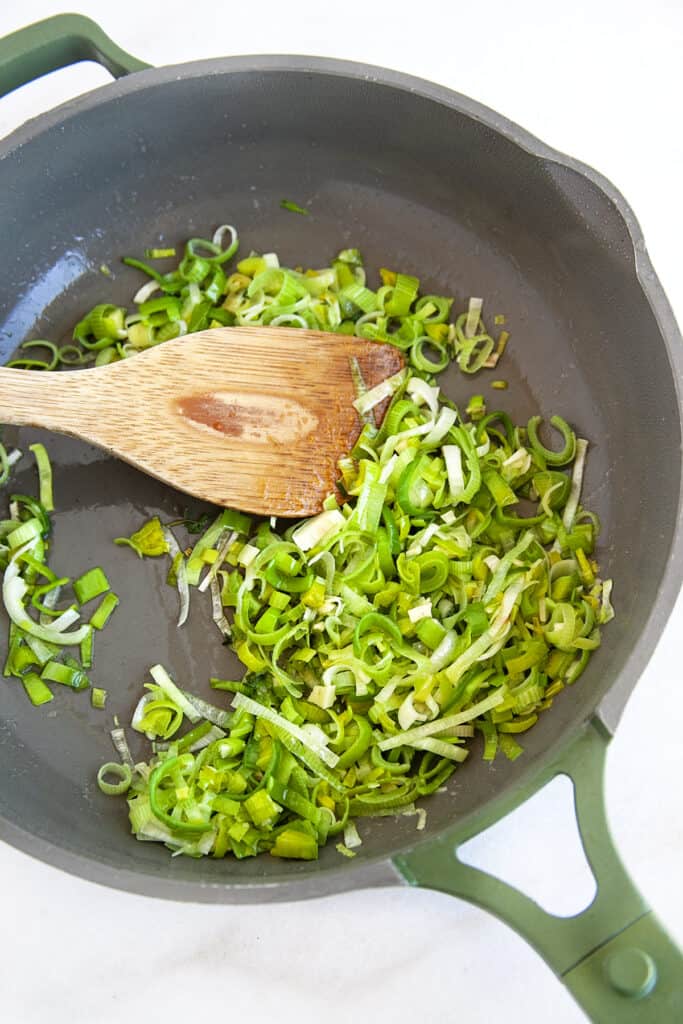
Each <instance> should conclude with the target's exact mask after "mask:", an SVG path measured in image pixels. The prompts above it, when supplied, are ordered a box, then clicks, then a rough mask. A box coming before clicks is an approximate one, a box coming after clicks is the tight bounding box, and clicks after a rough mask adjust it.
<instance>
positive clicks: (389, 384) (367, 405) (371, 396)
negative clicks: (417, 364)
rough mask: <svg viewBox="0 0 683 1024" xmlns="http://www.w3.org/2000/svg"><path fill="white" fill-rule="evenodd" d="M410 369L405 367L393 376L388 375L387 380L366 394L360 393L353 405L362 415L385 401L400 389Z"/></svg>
mask: <svg viewBox="0 0 683 1024" xmlns="http://www.w3.org/2000/svg"><path fill="white" fill-rule="evenodd" d="M407 373H408V371H407V369H406V368H405V367H404V368H403V369H402V370H399V371H398V373H395V374H394V375H393V376H392V377H387V378H386V380H382V381H380V382H379V384H376V385H375V386H374V388H370V390H369V391H366V392H365V394H364V395H360V396H359V397H358V398H356V399H355V400H354V401H353V403H352V405H353V407H354V409H355V410H356V412H357V413H358V414H359V415H360V416H364V415H365V414H366V413H368V412H370V411H371V410H372V409H374V408H375V406H376V405H379V403H380V402H383V401H384V400H385V399H386V398H391V396H392V395H393V394H394V392H395V391H398V389H399V388H400V386H401V384H403V381H404V380H405V379H406V375H407Z"/></svg>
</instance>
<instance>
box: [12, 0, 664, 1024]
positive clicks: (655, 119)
mask: <svg viewBox="0 0 683 1024" xmlns="http://www.w3.org/2000/svg"><path fill="white" fill-rule="evenodd" d="M555 7H556V5H555V4H554V3H553V2H552V0H537V2H530V0H517V2H515V3H511V2H509V0H498V2H491V0H489V2H487V0H479V2H478V3H476V4H475V3H470V4H467V5H465V4H462V3H459V2H458V0H446V2H442V3H438V2H435V0H422V2H420V3H410V4H409V3H402V2H401V0H394V2H393V3H374V2H373V0H341V2H340V0H337V2H335V3H332V4H329V3H321V2H320V0H315V2H313V0H298V2H297V3H291V4H287V3H283V2H282V0H278V2H273V0H260V2H259V3H256V4H254V3H247V4H244V3H242V4H240V3H198V4H197V3H195V4H192V3H188V2H187V0H182V2H179V0H164V2H163V3H159V4H155V5H152V4H145V3H141V2H139V0H137V2H132V0H118V2H117V3H115V4H111V3H104V2H101V0H99V2H98V0H90V2H88V0H81V3H80V5H79V8H78V9H79V10H80V11H81V12H82V13H84V14H89V15H90V16H91V17H93V18H95V19H96V20H97V21H99V22H100V24H101V25H102V26H103V28H104V29H105V30H106V31H107V32H109V33H110V34H111V35H112V36H113V38H114V39H115V40H116V41H117V42H118V43H119V44H120V45H121V46H122V47H124V49H127V50H129V51H130V52H131V53H134V54H135V55H137V56H139V57H141V58H143V59H144V60H146V61H149V62H150V63H153V64H163V63H174V62H181V61H186V60H192V59H197V58H202V57H211V56H220V55H224V54H232V53H235V54H236V53H259V52H262V53H305V54H319V55H327V56H334V57H346V58H350V59H354V60H360V61H366V62H368V63H374V64H380V65H385V66H388V67H393V68H397V69H399V70H402V71H407V72H410V73H412V74H414V75H420V76H423V77H425V78H431V79H433V80H435V81H437V82H441V83H443V84H445V85H448V86H451V87H453V88H455V89H457V90H459V91H460V92H463V93H466V94H469V95H471V96H473V97H475V98H477V99H479V100H481V101H483V102H484V103H486V104H488V105H489V106H491V107H493V108H495V109H497V110H499V111H501V112H502V113H504V114H506V115H507V116H508V117H510V118H512V119H513V120H515V121H518V122H519V123H520V124H522V125H524V126H525V127H526V128H528V129H530V130H531V131H532V132H534V133H535V134H537V135H538V136H540V137H541V138H542V139H544V140H545V141H546V142H548V143H550V144H551V145H553V146H555V147H557V148H558V149H560V150H564V151H565V152H568V153H571V154H572V155H574V156H576V157H579V158H580V159H582V160H584V161H586V162H587V163H590V164H592V165H594V166H595V167H597V168H598V169H599V170H601V171H602V172H603V173H604V174H606V175H607V176H608V177H609V178H611V179H612V181H613V182H614V183H615V184H616V185H617V187H618V188H620V189H621V190H622V191H623V193H624V194H625V195H626V197H627V198H628V199H629V201H630V202H631V204H632V205H633V207H634V208H635V210H636V212H637V214H638V216H639V218H640V221H641V223H642V226H643V229H644V232H645V237H646V241H647V243H648V247H649V250H650V253H651V255H652V258H653V261H654V264H655V267H656V269H657V271H658V273H659V275H660V278H661V280H662V282H663V284H664V288H665V290H666V291H667V293H668V295H669V298H670V300H671V302H672V305H673V307H674V310H675V311H676V312H677V315H678V319H679V322H681V321H683V276H682V275H681V250H682V244H681V234H682V232H683V215H682V213H681V209H682V204H683V199H682V187H681V182H682V172H683V131H682V130H681V94H682V92H683V90H682V89H681V54H682V53H683V5H681V3H680V0H668V2H667V0H652V2H650V3H646V4H643V3H642V0H638V2H634V0H620V2H619V0H613V2H608V0H593V2H586V0H574V2H573V3H571V4H563V5H562V6H561V9H560V7H559V5H557V10H554V8H555ZM59 12H60V7H59V5H56V4H54V3H49V2H39V0H24V2H23V3H21V4H19V3H12V2H10V3H8V2H5V3H3V4H2V5H0V35H4V34H6V33H8V32H10V31H12V30H14V29H16V28H19V27H20V26H21V25H23V24H27V23H29V22H31V21H35V20H37V19H39V18H41V17H46V16H48V15H51V14H56V13H59ZM105 81H107V75H106V73H105V72H103V71H102V70H101V69H99V68H96V67H94V66H88V65H82V66H80V67H78V68H74V69H71V70H68V71H64V72H61V73H60V74H58V75H54V76H52V77H51V78H50V79H49V80H44V81H43V82H40V83H38V84H36V85H32V86H29V87H27V88H25V89H23V90H20V91H19V92H18V93H15V94H14V95H13V96H11V97H8V98H5V99H3V100H0V135H4V134H6V133H7V132H9V131H10V130H11V129H12V128H14V127H15V126H17V125H18V124H20V123H21V122H22V121H23V120H24V119H25V118H27V117H28V116H31V115H33V114H36V113H38V112H40V111H42V110H44V109H47V107H49V106H52V105H54V104H55V103H57V102H59V101H61V100H63V99H67V98H68V97H70V96H72V95H76V94H78V93H80V92H83V91H85V90H87V89H88V88H91V87H93V86H95V85H98V84H101V83H103V82H105ZM4 244H6V242H4V243H3V245H4ZM682 632H683V604H682V603H681V602H680V601H679V603H678V606H677V608H676V609H675V610H674V613H673V615H672V617H671V621H670V624H669V626H668V628H667V630H666V633H665V635H664V637H663V639H662V641H661V643H660V645H659V648H658V650H657V653H656V655H655V656H654V658H653V659H652V662H651V664H650V666H649V668H648V669H647V671H646V672H645V674H644V676H643V678H642V681H641V683H640V684H639V686H638V688H637V690H636V692H635V694H634V696H633V698H632V700H631V702H630V704H629V706H628V708H627V710H626V713H625V715H624V719H623V722H622V724H621V727H620V730H619V732H618V733H617V737H616V739H615V740H614V742H613V744H612V748H611V751H610V756H609V766H608V780H607V783H608V784H607V790H608V803H609V808H610V818H611V824H612V827H613V830H614V833H615V836H616V839H617V841H618V843H619V844H620V846H621V849H622V851H623V856H624V859H625V861H626V864H627V865H628V867H629V869H630V870H631V871H632V873H633V875H634V877H635V879H636V881H637V882H638V884H639V885H640V886H641V887H642V888H643V890H644V891H645V893H646V894H647V896H648V898H649V899H650V901H651V903H652V905H653V906H654V907H655V908H656V909H657V911H658V912H659V914H660V916H661V918H662V919H663V921H664V922H665V923H666V925H667V926H668V928H669V929H670V931H671V932H672V933H673V934H674V936H676V937H677V939H678V940H679V941H680V942H683V886H681V884H680V865H681V853H682V852H683V803H682V798H681V761H682V758H681V754H682V752H683V742H682V739H681V737H682V736H683V699H681V693H682V690H681V679H680V666H681V655H680V638H681V634H682ZM565 796H566V794H565ZM475 842H476V844H477V856H478V858H479V861H478V862H479V863H482V864H483V863H486V864H487V865H496V864H497V865H499V866H500V865H501V864H504V865H505V871H506V874H507V876H508V877H512V878H517V879H519V880H522V881H524V882H525V883H526V884H528V885H529V886H530V888H531V891H532V892H533V893H537V894H539V896H540V898H542V899H543V900H544V901H545V902H546V903H547V904H549V905H550V906H551V907H556V908H558V909H561V910H563V911H564V912H569V911H572V910H576V909H578V908H579V907H580V906H581V900H580V897H581V895H582V894H584V893H585V891H586V888H585V872H584V871H582V868H581V865H580V864H576V863H574V862H572V861H570V862H569V863H568V864H566V865H565V859H566V858H565V853H566V851H567V850H569V849H570V848H571V847H572V846H573V845H575V842H574V840H573V830H572V828H571V824H570V815H569V811H568V803H567V801H566V799H563V796H562V794H561V793H557V794H555V795H553V796H552V798H551V796H550V795H548V794H544V795H542V796H541V797H538V798H536V801H535V804H534V806H532V807H529V808H527V810H526V811H525V812H522V815H521V816H520V815H519V812H518V816H516V820H515V817H514V816H513V819H509V820H508V822H506V823H505V824H504V825H499V826H497V829H496V832H495V834H490V835H488V836H485V837H482V838H480V839H478V840H476V841H475ZM473 856H474V853H473ZM584 902H585V900H584ZM0 903H1V905H2V920H3V925H2V932H1V933H0V990H1V991H2V1008H3V1018H4V1020H5V1021H7V1022H8V1024H19V1022H20V1024H48V1022H49V1024H52V1022H54V1024H61V1022H67V1021H68V1022H69V1024H80V1022H88V1024H110V1022H111V1024H113V1022H117V1024H118V1022H120V1021H122V1020H124V1019H125V1015H126V1014H129V1015H131V1017H132V1018H133V1019H135V1020H137V1021H143V1020H149V1021H152V1020H154V1021H156V1020H160V1019H162V1018H164V1017H167V1016H168V1015H172V1017H173V1019H181V1018H183V1017H186V1018H189V1017H190V1016H191V1017H192V1019H194V1020H198V1019H203V1020H228V1019H229V1018H231V1017H234V1016H235V1015H236V1014H239V1015H243V1014H246V1015H247V1017H246V1019H248V1020H251V1021H256V1022H260V1021H266V1020H271V1019H276V1020H277V1021H278V1022H279V1024H288V1022H289V1021H296V1022H297V1024H309V1022H313V1021H318V1020H320V1019H324V1020H325V1021H326V1024H342V1022H344V1024H345V1022H347V1021H348V1022H350V1021H360V1020H372V1019H373V1018H375V1017H379V1015H382V1016H384V1017H385V1019H386V1020H389V1021H391V1024H408V1022H410V1024H412V1022H413V1021H414V1020H415V1019H416V1018H417V1019H421V1020H426V1021H433V1020H443V1021H449V1020H453V1021H455V1020H456V1019H458V1020H459V1021H462V1022H464V1024H478V1022H487V1024H488V1022H489V1021H491V1020H494V1019H501V1016H504V1019H505V1020H506V1022H507V1024H517V1022H519V1024H521V1022H525V1024H532V1022H535V1021H539V1022H540V1021H543V1022H546V1021H547V1020H548V1019H550V1018H552V1021H553V1024H577V1022H579V1021H582V1020H584V1017H583V1014H582V1013H581V1011H580V1010H579V1009H578V1008H577V1007H576V1006H575V1004H574V1003H573V1001H572V1000H571V998H570V997H569V996H568V995H567V994H566V993H565V992H564V990H563V989H562V988H561V987H560V985H559V984H558V983H557V982H556V981H555V979H554V978H553V976H552V975H551V973H550V971H549V970H548V969H547V968H546V967H545V966H544V964H543V963H542V961H541V960H540V959H539V958H538V957H537V956H536V955H535V954H534V953H532V952H531V951H530V950H529V949H528V948H527V947H526V946H525V945H524V943H523V942H522V941H521V940H520V939H518V938H517V937H516V936H515V935H514V934H513V933H512V932H511V931H509V930H508V929H506V928H505V927H504V926H503V925H501V924H499V923H498V922H497V921H495V920H494V919H493V918H492V917H489V916H487V915H485V914H483V913H482V912H480V911H478V910H475V909H474V908H472V907H470V906H469V905H467V904H464V903H460V902H458V901H455V900H452V899H449V898H447V897H445V896H441V895H438V894H434V893H428V892H419V891H408V890H386V891H374V892H358V893H353V894H350V895H346V896H341V897H335V898H330V899H325V900H317V901H314V902H308V903H296V904H294V903H293V904H287V905H275V906H272V907H222V906H221V907H205V906H201V907H200V906H185V905H174V904H169V903H165V902H161V901H156V900H151V899H147V898H143V897H138V896H129V895H125V894H121V893H117V892H111V891H108V890H105V889H101V888H99V887H97V886H95V885H92V884H90V883H87V882H82V881H80V880H78V879H76V878H71V877H68V876H66V875H63V874H61V873H59V872H57V871H55V870H53V869H51V868H49V867H47V866H45V865H43V864H39V863H36V862H34V861H32V860H30V859H29V858H28V857H26V856H24V855H21V854H19V853H17V852H15V851H14V850H13V849H10V848H9V847H7V846H0ZM615 1024H616V1022H615ZM663 1024H664V1022H663Z"/></svg>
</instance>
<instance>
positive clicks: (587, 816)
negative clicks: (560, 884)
mask: <svg viewBox="0 0 683 1024" xmlns="http://www.w3.org/2000/svg"><path fill="white" fill-rule="evenodd" d="M609 739H610V737H609V734H608V733H607V732H606V731H604V728H603V726H602V725H601V723H600V722H599V721H598V720H597V719H594V720H593V721H592V722H591V723H589V724H588V725H587V726H586V727H585V729H584V730H583V731H582V732H581V733H580V734H579V736H578V737H577V738H575V739H574V740H573V741H572V742H571V743H570V744H569V746H568V747H566V748H565V749H564V751H562V752H561V753H560V754H558V756H557V757H556V758H555V760H554V761H553V762H552V763H551V764H550V765H549V766H548V768H547V769H546V770H545V771H544V773H543V774H542V775H541V777H540V778H536V779H534V782H533V784H532V785H531V786H527V787H526V788H523V791H522V792H521V793H520V792H516V793H515V794H514V796H513V797H511V798H507V799H506V800H504V801H503V802H502V803H499V804H498V805H497V806H496V807H495V808H494V809H493V810H492V811H489V812H487V813H486V814H485V815H483V816H481V817H479V819H478V820H477V821H476V822H475V823H474V824H473V825H472V827H471V828H469V829H468V830H467V831H462V830H458V832H457V833H456V832H451V833H450V834H448V833H446V834H445V835H442V836H440V837H439V838H438V839H437V840H432V841H428V842H425V843H422V844H421V845H419V846H417V847H416V848H415V849H414V850H412V851H410V852H409V853H407V854H404V855H402V856H400V857H397V858H396V859H395V862H394V863H395V865H396V867H397V868H398V870H399V871H400V872H401V874H402V875H403V876H404V877H405V878H406V880H407V881H408V882H410V883H411V884H413V885H419V886H425V887H426V888H429V889H437V890H439V891H441V892H447V893H450V894H451V895H453V896H460V897H462V898H464V899H467V900H469V901H470V902H471V903H475V904H477V905H478V906H480V907H483V908H484V909H486V910H490V911H491V912H492V913H493V914H495V915H496V916H497V917H499V918H500V919H501V920H503V921H505V922H506V923H507V924H509V925H510V926H511V927H512V928H514V929H515V931H517V932H519V934H520V935H522V936H523V937H524V938H525V939H526V940H527V941H528V942H529V943H530V944H531V945H532V946H533V947H534V948H535V949H536V950H537V952H538V953H540V954H541V956H542V957H543V958H544V959H545V960H546V961H547V963H548V964H549V965H550V967H551V968H552V969H553V970H554V971H555V973H556V974H557V975H558V977H559V978H560V979H561V980H562V981H563V982H564V984H565V985H566V986H567V988H568V989H569V991H570V992H571V993H572V995H573V996H574V998H575V999H576V1000H577V1002H578V1003H579V1004H580V1005H581V1007H582V1008H583V1009H584V1011H585V1012H586V1014H587V1015H588V1018H589V1019H590V1020H592V1021H595V1022H596V1024H636V1022H637V1024H669V1022H670V1024H673V1022H674V1021H683V955H682V954H681V951H680V950H679V949H678V948H677V947H676V945H675V944H674V942H673V941H672V940H671V939H670V938H669V936H668V935H667V933H666V932H665V930H664V929H663V928H662V926H661V924H660V923H659V922H658V920H657V918H656V917H655V916H654V914H653V913H652V911H651V910H650V908H649V907H648V906H647V904H646V903H645V901H644V900H643V898H642V896H641V895H640V893H639V892H638V890H637V889H636V887H635V885H634V884H633V882H632V881H631V879H630V877H629V875H628V874H627V872H626V869H625V868H624V866H623V864H622V863H621V860H620V859H619V856H618V854H617V852H616V849H615V847H614V844H613V842H612V838H611V836H610V832H609V827H608V824H607V817H606V813H605V798H604V786H603V776H604V765H605V755H606V752H607V745H608V743H609ZM556 775H568V776H569V777H570V778H571V780H572V782H573V784H574V799H575V806H576V816H577V821H578V826H579V832H580V835H581V841H582V843H583V847H584V850H585V852H586V857H587V859H588V862H589V864H590V866H591V869H592V871H593V874H594V876H595V880H596V883H597V893H596V896H595V898H594V900H593V902H592V903H591V905H590V906H589V907H587V909H586V910H584V911H583V912H582V913H580V914H577V915H576V916H575V917H568V918H563V917H556V916H554V915H553V914H549V913H547V912H546V911H544V910H542V909H541V907H539V906H538V904H537V903H535V902H534V901H533V900H531V899H529V897H528V896H524V895H523V894H522V893H521V892H519V891H518V890H517V889H514V888H513V887H512V886H510V885H507V884H506V883H505V882H501V881H500V880H499V879H497V878H494V877H493V876H492V875H489V874H488V873H486V872H484V871H480V870H479V869H478V868H474V867H470V866H468V865H466V864H464V863H463V862H462V861H460V860H459V859H458V856H457V850H458V846H459V845H461V844H462V843H463V842H464V841H465V840H467V839H469V838H471V836H473V835H476V833H477V832H480V831H481V830H482V829H483V828H487V827H488V826H489V825H492V824H494V822H495V821H497V820H498V819H499V818H500V817H501V816H502V815H503V814H507V813H508V812H509V811H511V810H512V809H513V808H514V807H516V806H518V805H519V804H520V803H522V802H523V800H524V799H526V798H527V797H528V796H530V795H531V794H532V792H535V791H536V790H537V789H539V788H540V787H541V786H543V785H545V784H546V783H547V782H549V781H550V780H551V779H552V778H554V777H555V776H556Z"/></svg>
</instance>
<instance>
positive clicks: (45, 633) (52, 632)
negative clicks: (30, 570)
mask: <svg viewBox="0 0 683 1024" xmlns="http://www.w3.org/2000/svg"><path fill="white" fill-rule="evenodd" d="M20 550H21V549H20ZM27 590H28V586H27V584H26V583H25V582H24V580H23V579H22V577H21V576H20V575H19V569H18V568H17V564H16V562H15V561H12V562H10V564H9V565H8V566H7V568H6V569H5V577H4V579H3V581H2V600H3V603H4V605H5V610H6V612H7V614H8V615H9V617H10V619H11V620H12V622H13V623H14V624H15V626H18V627H19V629H23V630H24V632H26V633H30V634H31V636H35V637H37V638H38V639H39V640H45V641H46V642H47V643H49V644H60V645H62V646H63V645H69V644H80V642H81V640H85V638H86V636H87V635H88V633H89V632H90V626H89V624H88V623H85V624H84V625H82V626H80V627H79V628H78V629H74V630H72V631H71V632H66V631H65V630H64V631H60V630H58V629H55V628H54V626H41V625H40V623H38V622H35V621H34V620H33V619H32V618H31V617H30V616H29V615H28V614H27V612H26V609H25V607H24V597H25V596H26V592H27ZM60 618H61V616H60ZM72 621H73V620H72Z"/></svg>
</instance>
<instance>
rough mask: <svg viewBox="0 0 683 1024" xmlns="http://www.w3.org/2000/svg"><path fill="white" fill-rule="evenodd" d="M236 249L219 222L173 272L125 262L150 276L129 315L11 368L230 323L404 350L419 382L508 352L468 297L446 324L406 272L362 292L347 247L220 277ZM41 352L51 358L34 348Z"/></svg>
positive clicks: (155, 254)
mask: <svg viewBox="0 0 683 1024" xmlns="http://www.w3.org/2000/svg"><path fill="white" fill-rule="evenodd" d="M291 205H292V204H290V206H291ZM226 238H227V239H229V241H228V244H227V246H225V247H224V242H225V240H226ZM237 246H238V238H237V232H236V231H235V229H234V228H233V227H232V226H231V225H229V224H223V225H221V226H220V227H219V228H218V229H217V230H216V232H215V234H214V236H213V239H212V240H209V239H202V238H191V239H190V240H189V241H188V243H187V245H186V246H185V252H184V255H183V257H182V259H181V260H180V261H179V263H178V265H177V267H176V268H175V269H174V270H170V271H168V272H166V273H162V272H161V271H159V270H157V269H156V268H155V267H154V266H152V265H151V264H150V263H146V262H143V261H141V260H138V259H132V258H126V259H125V260H124V263H126V264H127V265H128V266H131V267H134V268H137V269H138V270H141V271H143V272H144V273H146V274H147V275H148V276H149V277H150V280H149V281H148V282H147V284H144V285H143V286H142V287H141V288H140V289H139V290H138V291H137V292H136V294H135V296H134V298H133V303H134V305H135V306H136V309H135V311H133V312H129V311H128V310H127V309H126V308H125V307H123V306H115V305H112V304H111V303H100V304H99V305H97V306H95V307H94V308H93V309H91V310H90V312H89V313H88V314H87V315H86V316H85V317H83V319H82V320H80V321H79V322H78V323H77V324H76V326H75V328H74V331H73V340H72V342H71V343H69V344H67V345H62V346H61V348H59V347H58V346H56V345H55V344H53V343H52V342H50V341H40V340H31V341H27V342H24V344H23V345H22V350H23V351H22V352H21V354H20V355H19V356H18V357H17V358H15V359H14V360H12V362H10V363H8V364H7V365H8V366H14V367H19V368H25V369H34V370H36V369H43V370H54V369H56V368H58V367H59V366H71V367H73V366H86V365H88V364H94V365H95V366H104V365H106V364H108V363H112V362H117V361H118V360H120V359H127V358H128V357H130V356H133V355H135V354H136V353H138V352H141V351H144V350H145V349H148V348H151V347H153V346H154V345H159V344H161V343H162V342H164V341H169V340H171V339H172V338H178V337H181V336H183V335H185V334H188V333H190V334H191V333H193V332H196V331H203V330H205V329H206V328H208V327H223V326H228V327H229V326H233V325H235V324H238V325H242V326H246V325H249V324H262V325H271V326H273V327H308V328H311V329H314V330H322V331H333V332H335V333H339V334H356V335H357V336H358V337H359V338H366V339H368V340H370V341H384V342H390V343H391V344H392V345H395V346H397V347H398V348H401V349H403V350H404V351H405V352H406V357H407V361H408V362H409V364H410V366H411V368H412V370H413V372H415V373H419V374H421V375H431V374H436V373H439V372H441V371H442V370H444V369H445V368H446V367H447V366H448V364H449V363H450V361H451V359H456V361H457V363H458V366H459V367H460V369H461V370H463V371H464V372H465V373H475V372H476V371H477V370H480V369H481V368H482V367H494V366H495V365H496V363H497V361H498V359H499V357H500V355H501V353H502V352H503V349H504V348H505V344H506V342H507V338H508V334H507V332H506V331H504V330H501V331H500V333H499V336H498V339H497V342H496V341H494V339H493V338H492V337H491V335H490V334H489V333H488V332H487V330H486V328H485V326H484V323H483V321H482V319H481V310H482V303H481V299H471V300H470V303H469V306H468V309H467V310H464V311H462V312H461V313H459V314H458V316H456V317H455V319H454V320H453V322H449V316H450V312H451V306H452V304H453V300H452V299H449V298H446V297H445V296H443V295H422V296H420V295H419V294H418V290H419V286H420V282H419V280H418V279H417V278H416V277H412V276H411V275H409V274H400V273H396V272H395V271H392V270H387V269H382V270H381V271H380V276H381V279H382V284H381V287H380V288H378V289H377V290H376V291H373V290H372V289H370V288H368V287H367V282H366V273H365V269H364V267H363V261H362V258H361V255H360V253H359V251H358V249H344V250H342V252H340V253H339V254H338V256H337V257H336V258H335V259H334V260H333V261H332V264H331V266H329V267H325V268H323V269H322V270H306V271H303V270H301V268H299V269H294V270H292V269H287V268H285V267H281V266H280V262H279V259H278V257H277V255H276V254H275V253H265V254H264V255H258V254H257V253H252V254H251V255H250V256H248V257H247V258H246V259H243V260H241V261H240V262H239V263H238V264H237V267H236V269H235V271H234V272H233V273H231V274H227V275H226V271H225V269H224V268H225V265H226V263H227V261H228V260H230V259H231V258H232V257H233V256H234V255H235V253H236V251H237ZM147 255H148V257H149V259H152V260H159V259H164V260H167V259H172V258H174V257H175V256H176V250H175V249H149V250H147ZM41 346H42V347H43V348H44V349H45V353H46V354H47V358H43V359H40V358H37V356H36V353H35V351H33V350H36V349H38V350H39V349H40V347H41Z"/></svg>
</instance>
